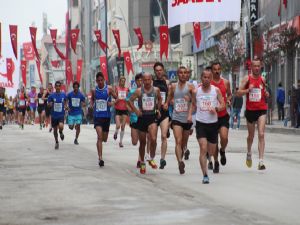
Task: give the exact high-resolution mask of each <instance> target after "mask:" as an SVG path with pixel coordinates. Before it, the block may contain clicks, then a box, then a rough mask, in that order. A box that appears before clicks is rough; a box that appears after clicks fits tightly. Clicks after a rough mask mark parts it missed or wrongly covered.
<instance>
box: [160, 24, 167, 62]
mask: <svg viewBox="0 0 300 225" xmlns="http://www.w3.org/2000/svg"><path fill="white" fill-rule="evenodd" d="M159 37H160V59H162V55H163V54H165V56H166V58H167V59H168V52H169V51H168V50H169V29H168V26H167V25H162V26H160V27H159Z"/></svg>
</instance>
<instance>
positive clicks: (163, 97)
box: [160, 92, 166, 104]
mask: <svg viewBox="0 0 300 225" xmlns="http://www.w3.org/2000/svg"><path fill="white" fill-rule="evenodd" d="M160 95H161V98H162V104H164V103H165V102H166V92H160Z"/></svg>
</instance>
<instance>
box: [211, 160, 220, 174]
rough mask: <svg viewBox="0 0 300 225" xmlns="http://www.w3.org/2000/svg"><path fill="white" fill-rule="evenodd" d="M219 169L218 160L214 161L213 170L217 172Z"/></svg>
mask: <svg viewBox="0 0 300 225" xmlns="http://www.w3.org/2000/svg"><path fill="white" fill-rule="evenodd" d="M219 171H220V164H219V162H218V161H215V166H214V169H213V172H214V173H219Z"/></svg>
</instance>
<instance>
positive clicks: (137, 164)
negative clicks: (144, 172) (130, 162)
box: [136, 161, 141, 169]
mask: <svg viewBox="0 0 300 225" xmlns="http://www.w3.org/2000/svg"><path fill="white" fill-rule="evenodd" d="M136 168H138V169H139V168H141V161H137V163H136Z"/></svg>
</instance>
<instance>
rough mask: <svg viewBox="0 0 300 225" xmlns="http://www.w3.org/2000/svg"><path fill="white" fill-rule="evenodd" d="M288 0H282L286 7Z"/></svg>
mask: <svg viewBox="0 0 300 225" xmlns="http://www.w3.org/2000/svg"><path fill="white" fill-rule="evenodd" d="M287 4H288V0H283V5H284V8H287Z"/></svg>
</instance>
